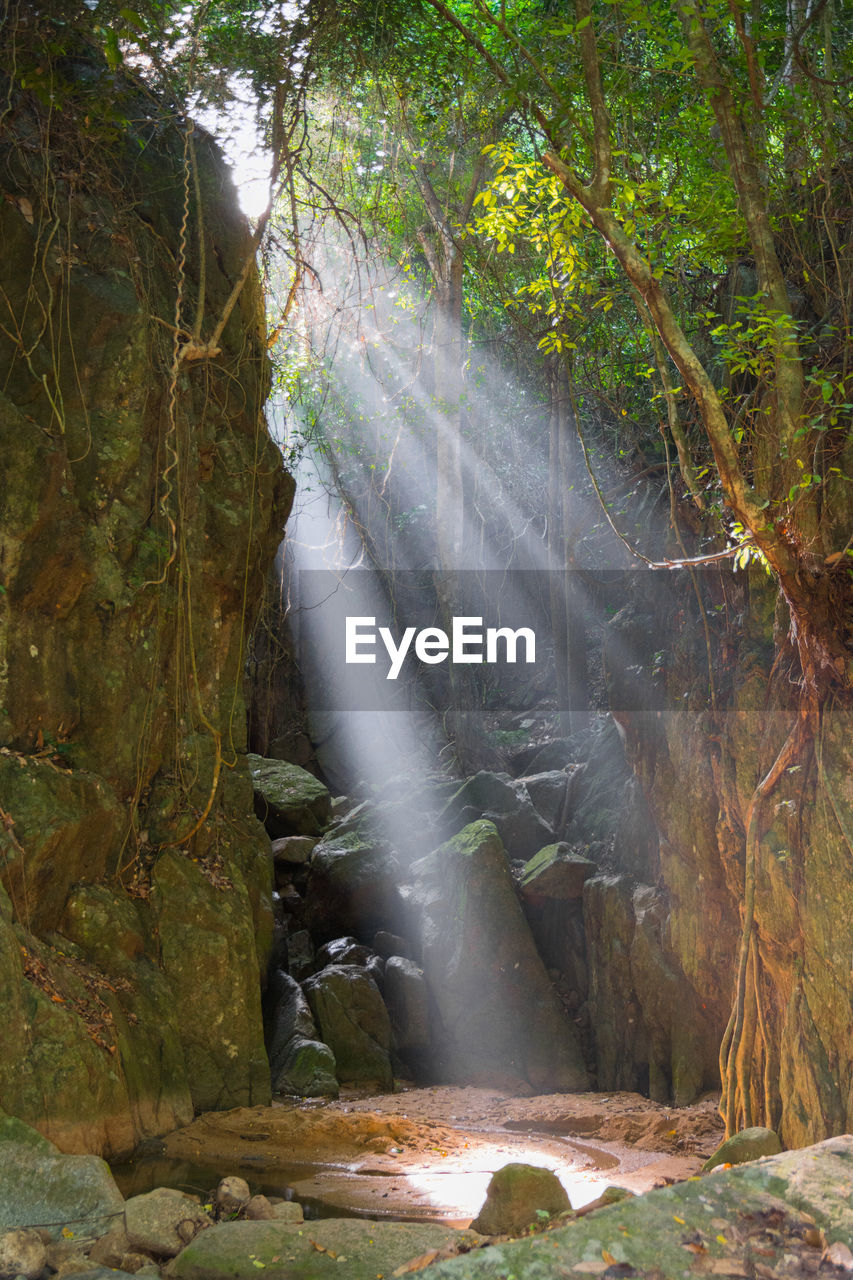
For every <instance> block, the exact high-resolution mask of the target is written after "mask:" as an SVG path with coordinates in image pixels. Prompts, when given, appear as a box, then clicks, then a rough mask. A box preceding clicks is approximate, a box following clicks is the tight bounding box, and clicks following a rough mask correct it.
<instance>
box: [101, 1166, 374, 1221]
mask: <svg viewBox="0 0 853 1280" xmlns="http://www.w3.org/2000/svg"><path fill="white" fill-rule="evenodd" d="M262 1162H263V1157H262V1156H258V1157H255V1158H254V1159H253V1158H251V1157H243V1159H242V1160H239V1161H231V1162H230V1163H229V1165H228V1167H227V1168H225V1167H224V1166H223V1165H222V1164H219V1163H217V1164H213V1163H212V1162H211V1163H210V1164H205V1163H198V1162H194V1161H190V1160H182V1159H176V1158H174V1157H172V1156H163V1155H143V1156H139V1157H138V1158H137V1159H135V1160H127V1161H124V1162H123V1163H121V1164H114V1165H111V1166H110V1167H111V1169H112V1175H113V1177H114V1178H115V1180H116V1185H117V1186H118V1189H119V1191H120V1192H121V1193H122V1195H123V1196H124V1197H125V1199H128V1198H129V1197H130V1196H139V1195H144V1194H145V1192H147V1191H153V1190H154V1188H155V1187H173V1188H174V1189H175V1190H176V1191H183V1192H185V1193H186V1194H187V1195H191V1196H200V1197H201V1199H202V1200H203V1201H204V1202H205V1203H206V1202H208V1201H209V1200H211V1198H212V1196H213V1193H214V1191H215V1190H216V1187H217V1185H218V1184H219V1182H220V1181H221V1180H222V1178H225V1177H227V1176H228V1175H229V1174H239V1176H240V1177H241V1178H245V1179H246V1182H247V1183H248V1184H249V1190H250V1191H251V1193H252V1195H265V1196H277V1197H279V1198H280V1199H283V1200H298V1201H299V1203H300V1204H301V1205H302V1210H303V1212H304V1214H305V1217H306V1219H309V1220H311V1219H315V1218H367V1217H372V1216H373V1215H372V1214H369V1213H365V1212H361V1211H359V1210H358V1209H357V1208H350V1207H348V1206H347V1204H346V1200H343V1201H342V1202H341V1203H332V1202H327V1201H325V1200H323V1199H322V1197H319V1196H316V1195H311V1193H310V1191H309V1190H307V1189H306V1187H305V1184H306V1182H310V1180H311V1179H313V1178H316V1177H319V1176H324V1175H330V1174H334V1173H338V1172H339V1174H340V1176H346V1175H345V1174H344V1172H343V1170H342V1169H341V1170H340V1171H338V1170H335V1169H331V1170H330V1168H329V1166H328V1165H317V1164H293V1165H285V1166H280V1165H276V1166H275V1168H264V1167H262ZM297 1183H298V1184H300V1193H299V1194H298V1195H297V1194H296V1191H295V1185H296V1184H297Z"/></svg>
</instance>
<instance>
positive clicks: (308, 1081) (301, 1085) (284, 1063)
mask: <svg viewBox="0 0 853 1280" xmlns="http://www.w3.org/2000/svg"><path fill="white" fill-rule="evenodd" d="M337 1070H338V1068H337V1063H336V1062H335V1055H334V1054H333V1053H332V1051H331V1049H330V1048H329V1046H328V1045H327V1044H323V1042H322V1040H316V1039H309V1038H307V1037H305V1036H294V1037H293V1038H292V1039H291V1040H289V1041H288V1043H287V1048H286V1050H285V1052H284V1054H283V1056H282V1057H281V1059H280V1061H279V1066H278V1071H277V1073H276V1075H275V1076H274V1077H273V1090H274V1091H275V1092H276V1093H286V1094H290V1095H292V1096H294V1097H297V1098H336V1097H337V1096H338V1093H339V1089H338V1078H337Z"/></svg>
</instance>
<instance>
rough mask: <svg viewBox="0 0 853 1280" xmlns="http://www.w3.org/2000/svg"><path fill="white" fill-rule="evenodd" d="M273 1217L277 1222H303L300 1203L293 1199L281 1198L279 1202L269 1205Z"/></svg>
mask: <svg viewBox="0 0 853 1280" xmlns="http://www.w3.org/2000/svg"><path fill="white" fill-rule="evenodd" d="M271 1208H272V1211H273V1217H274V1218H276V1219H278V1221H279V1222H304V1221H305V1219H304V1216H303V1213H302V1205H301V1204H298V1203H297V1202H296V1201H295V1200H282V1201H281V1202H280V1204H274V1205H272V1206H271Z"/></svg>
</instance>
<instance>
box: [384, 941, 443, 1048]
mask: <svg viewBox="0 0 853 1280" xmlns="http://www.w3.org/2000/svg"><path fill="white" fill-rule="evenodd" d="M382 994H383V997H384V999H385V1004H386V1006H387V1008H388V1013H389V1014H390V1017H391V1029H392V1031H393V1033H394V1048H395V1049H396V1050H397V1052H398V1053H399V1055H400V1057H401V1058H403V1059H404V1061H405V1062H406V1065H407V1066H410V1067H412V1068H413V1069H417V1068H418V1066H422V1065H423V1060H424V1058H425V1057H426V1055H427V1054H428V1053H429V1052H430V1047H431V1039H432V1035H431V1029H430V1017H429V994H428V991H427V985H426V982H425V980H424V972H423V969H420V968H418V966H417V965H416V964H415V963H414V961H412V960H407V959H406V958H405V957H404V956H391V957H390V959H389V960H388V961H387V963H386V965H385V973H384V975H383V989H382Z"/></svg>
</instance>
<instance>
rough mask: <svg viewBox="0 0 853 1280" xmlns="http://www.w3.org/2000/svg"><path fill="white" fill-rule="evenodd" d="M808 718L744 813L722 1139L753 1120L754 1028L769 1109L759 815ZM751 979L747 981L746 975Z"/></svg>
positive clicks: (724, 1053) (723, 1058) (723, 1065)
mask: <svg viewBox="0 0 853 1280" xmlns="http://www.w3.org/2000/svg"><path fill="white" fill-rule="evenodd" d="M807 725H808V718H801V719H797V721H796V722H795V724H794V725H793V727H792V728H791V730H790V732H789V734H788V736H787V738H786V739H785V741H784V743H783V744H782V749H781V750H780V752H779V754H778V755H777V757H776V759H775V760H774V762H773V764H772V765H771V766H770V769H769V770H768V771H767V773H766V774H765V775H764V777H763V778H762V779H761V781H760V782H759V783H758V786H757V787H756V788H755V790H754V791H753V793H752V798H751V800H750V802H749V808H748V809H747V814H746V857H745V863H744V895H743V928H742V931H741V942H740V953H739V958H738V969H737V979H736V983H735V999H734V1005H733V1007H732V1012H731V1015H730V1017H729V1021H728V1025H727V1027H726V1030H725V1034H724V1035H723V1040H722V1043H721V1045H720V1079H721V1082H722V1098H721V1101H720V1114H721V1115H722V1118H723V1120H724V1121H725V1125H726V1137H727V1138H729V1137H731V1136H732V1134H733V1133H735V1132H737V1129H738V1126H739V1121H740V1120H741V1118H742V1119H743V1124H744V1127H747V1126H749V1125H751V1124H752V1122H753V1120H752V1117H753V1104H752V1062H753V1050H754V1042H755V1033H756V1028H758V1029H759V1030H760V1032H761V1036H762V1039H763V1041H764V1057H765V1071H764V1079H763V1082H762V1093H763V1095H764V1097H763V1106H762V1108H761V1109H762V1111H763V1112H764V1113H765V1115H766V1114H767V1113H768V1111H769V1094H768V1083H769V1082H768V1062H769V1058H770V1052H769V1041H768V1037H767V1029H766V1024H764V1020H763V1014H762V1013H760V1012H759V1008H760V998H759V982H760V959H759V954H758V943H757V940H756V938H755V877H756V865H757V859H758V846H759V843H760V818H761V809H762V806H763V803H764V801H765V800H766V799H767V797H768V796H769V795H770V794H771V792H772V791H773V788H774V787H775V786H776V784H777V783H778V781H779V779H780V778H781V776H782V774H783V773H784V772H785V770H786V769H787V768H788V767H789V766H790V764H791V763H792V762H793V761H794V760H795V758H796V756H797V754H798V752H799V749H800V747H801V745H802V742H803V736H804V732H808V730H807ZM748 978H751V979H752V981H751V982H748V981H747V979H748Z"/></svg>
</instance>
